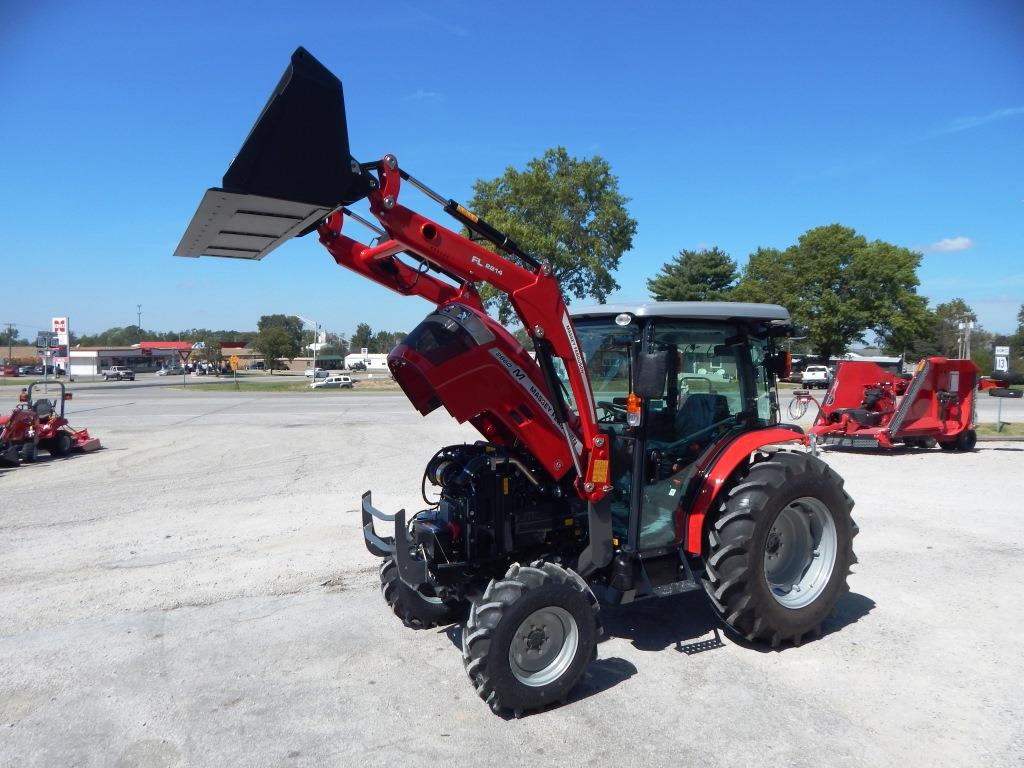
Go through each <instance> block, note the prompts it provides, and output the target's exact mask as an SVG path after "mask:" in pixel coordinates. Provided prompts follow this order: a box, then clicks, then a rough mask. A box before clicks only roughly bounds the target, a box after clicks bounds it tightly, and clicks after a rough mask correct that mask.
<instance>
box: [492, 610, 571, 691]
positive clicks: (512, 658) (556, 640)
mask: <svg viewBox="0 0 1024 768" xmlns="http://www.w3.org/2000/svg"><path fill="white" fill-rule="evenodd" d="M579 643H580V632H579V627H578V626H577V625H576V619H574V618H573V617H572V614H571V613H569V612H568V611H567V610H565V609H564V608H559V607H558V606H555V605H551V606H547V607H546V608H541V609H540V610H537V611H534V612H533V613H531V614H530V615H529V616H527V617H526V620H525V621H523V623H522V624H520V625H519V628H518V629H517V630H516V632H515V635H513V637H512V644H511V645H510V646H509V649H508V661H509V665H510V666H511V667H512V674H513V675H514V676H515V678H516V680H518V681H519V682H521V683H522V684H523V685H528V686H530V687H531V688H539V687H540V686H543V685H548V684H549V683H553V682H554V681H555V680H557V679H558V678H560V677H561V676H562V675H563V674H565V672H566V670H568V669H569V667H570V666H571V665H572V662H573V659H575V658H576V649H577V648H578V647H579Z"/></svg>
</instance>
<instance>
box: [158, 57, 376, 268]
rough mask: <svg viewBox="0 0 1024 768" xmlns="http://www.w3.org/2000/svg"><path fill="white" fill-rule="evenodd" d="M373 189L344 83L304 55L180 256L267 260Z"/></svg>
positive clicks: (207, 200)
mask: <svg viewBox="0 0 1024 768" xmlns="http://www.w3.org/2000/svg"><path fill="white" fill-rule="evenodd" d="M373 183H374V182H373V179H372V177H371V176H370V175H369V174H368V173H367V172H365V171H362V170H361V169H360V168H359V166H358V164H357V163H355V162H354V161H353V159H352V156H351V155H350V153H349V146H348V126H347V123H346V119H345V97H344V93H343V91H342V86H341V81H340V80H338V78H337V77H335V76H334V75H333V74H331V72H330V71H328V69H327V68H326V67H324V66H323V64H321V63H320V62H319V61H317V60H316V59H315V58H314V57H313V56H312V55H311V54H310V53H309V52H308V51H306V50H305V49H304V48H299V49H297V50H296V51H295V53H293V54H292V59H291V63H290V64H289V66H288V69H287V70H285V73H284V75H283V76H282V78H281V81H280V82H279V83H278V84H277V87H276V88H275V89H274V92H273V93H272V94H271V96H270V99H269V101H267V104H266V106H265V107H264V108H263V111H262V112H261V113H260V116H259V118H258V119H257V120H256V123H255V124H254V125H253V127H252V130H250V131H249V135H248V137H246V139H245V142H244V143H243V144H242V148H241V149H240V150H239V151H238V155H237V156H236V157H235V159H234V160H233V161H232V163H231V165H230V166H229V167H228V170H227V173H225V174H224V180H223V186H222V187H221V188H212V189H210V190H208V191H207V192H206V195H205V196H204V197H203V200H202V203H201V204H200V206H199V209H198V210H197V211H196V213H195V215H194V216H193V217H192V223H191V224H189V227H188V229H187V230H186V231H185V235H184V237H182V239H181V243H180V244H179V245H178V248H177V250H176V251H175V253H174V255H175V256H191V257H196V256H227V257H232V258H242V259H261V258H263V257H264V256H265V255H267V254H268V253H269V252H270V251H272V250H273V249H274V248H276V247H277V246H279V245H280V244H281V243H283V242H285V241H286V240H288V239H290V238H292V237H297V236H301V235H304V234H306V233H307V232H309V231H310V230H311V229H312V228H314V227H315V226H316V224H317V222H318V221H319V220H320V219H322V218H323V217H324V216H326V215H327V214H328V213H330V212H331V211H332V210H334V209H335V208H337V207H338V206H340V205H349V204H351V203H354V202H355V201H357V200H361V199H362V198H364V197H366V195H367V194H368V193H369V191H370V189H371V185H372V184H373Z"/></svg>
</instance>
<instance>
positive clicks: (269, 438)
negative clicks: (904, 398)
mask: <svg viewBox="0 0 1024 768" xmlns="http://www.w3.org/2000/svg"><path fill="white" fill-rule="evenodd" d="M11 402H13V396H12V395H9V394H7V393H0V408H2V409H4V410H6V409H7V408H9V406H10V403H11ZM72 417H73V422H74V423H76V424H78V425H79V426H87V427H89V429H90V430H92V431H93V432H94V433H95V434H97V435H99V436H100V438H101V439H102V440H103V443H104V445H105V449H104V450H103V451H101V452H99V453H96V454H91V455H86V456H73V457H70V458H67V459H63V460H46V459H44V460H42V461H40V462H39V463H38V464H36V465H32V466H24V467H21V468H18V469H17V470H10V471H0V563H2V564H3V567H2V568H0V765H3V766H79V765H81V766H192V765H202V766H206V765H209V766H243V765H244V766H279V765H285V766H290V765H352V764H360V765H363V766H376V765H385V764H389V763H394V762H396V761H401V762H402V764H404V765H434V764H437V763H440V762H441V761H445V762H446V763H449V764H456V765H470V764H472V765H479V764H484V763H493V764H527V763H528V764H531V765H538V766H540V765H557V766H576V765H584V764H593V765H604V764H610V763H612V762H614V763H616V764H621V765H630V766H632V765H636V766H647V765H668V764H681V765H686V764H700V765H707V766H719V765H721V766H733V765H738V764H753V765H760V764H775V765H786V766H814V768H821V766H823V765H826V766H883V765H901V766H946V765H949V766H958V768H964V767H965V766H1010V765H1021V763H1022V761H1024V725H1022V721H1024V704H1022V703H1021V698H1020V680H1021V679H1024V654H1022V653H1021V644H1020V638H1021V636H1022V635H1024V609H1022V608H1021V602H1020V599H1019V596H1018V593H1017V589H1019V584H1020V583H1021V581H1022V579H1024V559H1022V555H1024V522H1022V519H1021V512H1022V509H1021V499H1022V498H1024V477H1022V474H1024V473H1021V468H1022V466H1024V463H1022V459H1024V444H1021V443H995V442H989V443H983V444H980V446H979V450H977V451H976V452H974V453H971V454H965V455H961V454H953V453H945V452H940V451H938V450H934V451H929V452H926V453H921V452H917V453H910V452H906V453H900V452H893V453H889V454H884V455H876V454H837V453H832V454H824V456H825V459H826V460H827V461H828V462H829V463H830V464H832V465H833V466H834V467H835V468H836V469H837V471H838V472H839V473H840V474H841V475H843V476H844V477H845V478H846V487H847V489H848V490H849V492H850V493H851V495H852V496H853V497H854V499H855V500H856V502H857V506H856V508H855V510H854V514H855V517H856V519H857V522H858V523H859V525H860V527H861V534H860V536H859V537H858V538H857V540H856V548H857V553H858V555H859V557H860V565H859V566H857V567H856V570H855V573H854V575H853V576H852V577H851V579H850V586H851V588H852V592H851V593H850V594H849V595H847V596H846V597H845V598H844V599H843V600H842V601H841V602H840V604H839V606H838V608H837V610H836V613H835V616H834V617H833V618H832V619H831V620H829V622H828V623H827V624H826V627H825V634H824V636H823V637H822V638H821V639H820V640H817V641H814V642H809V643H806V644H804V645H803V646H801V647H800V648H787V649H784V650H781V651H776V652H766V651H765V650H763V649H758V648H751V647H745V646H743V645H740V644H737V643H736V642H734V641H733V640H732V639H730V638H729V637H728V636H727V635H725V634H724V633H723V632H722V631H721V629H720V628H719V627H718V625H717V624H716V622H715V620H714V618H713V616H712V614H711V613H710V611H709V610H708V608H707V606H706V605H705V601H704V598H703V596H702V595H699V594H687V595H681V596H679V597H677V598H671V599H666V600H660V601H654V602H648V603H644V604H641V605H637V606H635V607H633V608H629V609H626V608H620V609H606V611H605V614H604V620H605V628H606V639H605V640H604V642H602V643H601V644H600V647H599V659H598V661H597V662H595V663H594V664H592V665H591V668H590V671H589V673H588V675H587V677H586V679H585V680H584V682H583V684H582V685H581V686H580V687H579V688H578V689H577V691H576V694H575V695H574V697H573V698H572V700H571V701H570V702H569V703H568V704H566V705H565V706H561V707H556V708H553V709H549V710H547V711H545V712H541V713H536V714H533V715H530V716H527V717H524V718H522V719H521V720H506V719H503V718H501V717H497V716H495V715H493V714H491V712H490V711H489V710H488V709H487V708H486V706H484V704H483V703H482V702H481V701H480V700H479V699H478V698H477V697H476V695H475V694H474V692H473V690H472V688H471V687H470V686H469V684H468V681H467V679H466V677H465V675H464V673H463V671H462V668H461V661H460V655H459V653H458V651H457V649H456V648H455V646H454V643H453V636H452V634H451V633H449V632H445V631H443V630H429V631H422V632H414V631H412V630H408V629H405V628H404V627H402V625H401V624H400V622H399V621H398V620H397V619H395V617H394V616H392V615H391V614H390V613H389V612H388V610H387V609H386V607H385V606H384V604H383V601H382V600H381V598H380V594H379V591H378V588H377V576H376V561H375V560H374V558H372V557H370V556H369V555H368V554H367V552H366V551H365V549H364V548H363V545H362V540H361V536H360V532H359V523H358V516H357V513H356V511H355V507H356V505H357V503H358V500H359V496H360V494H361V493H362V492H363V491H364V490H365V489H367V488H372V489H373V490H374V501H375V504H376V505H377V506H379V507H381V508H383V509H393V508H397V507H398V506H407V507H409V508H411V509H412V508H417V507H418V504H417V501H418V496H419V478H420V473H421V472H422V468H423V464H424V463H425V461H426V460H427V459H428V458H429V456H430V455H431V454H432V453H433V451H434V450H435V449H436V448H437V447H439V446H440V445H442V444H445V443H448V442H459V441H462V440H466V439H474V435H475V433H473V432H472V431H471V430H468V429H467V428H464V427H459V426H457V425H455V424H454V423H453V422H451V421H450V419H448V418H447V417H446V416H444V415H441V414H434V415H432V416H430V417H428V418H426V419H421V418H420V417H419V416H418V415H417V414H416V413H415V412H413V411H412V409H411V407H410V406H409V405H408V404H407V402H406V401H405V400H404V398H402V397H401V395H390V394H372V395H371V394H359V393H358V392H357V393H340V394H339V393H330V394H327V393H316V394H314V393H309V394H306V393H296V394H244V393H243V394H239V393H231V392H224V393H221V392H191V393H188V392H186V393H183V392H180V391H174V390H172V389H170V388H152V387H151V388H137V389H132V390H124V391H117V390H111V389H102V390H101V389H97V390H96V391H82V392H81V393H80V394H79V395H76V399H75V400H74V401H73V404H72Z"/></svg>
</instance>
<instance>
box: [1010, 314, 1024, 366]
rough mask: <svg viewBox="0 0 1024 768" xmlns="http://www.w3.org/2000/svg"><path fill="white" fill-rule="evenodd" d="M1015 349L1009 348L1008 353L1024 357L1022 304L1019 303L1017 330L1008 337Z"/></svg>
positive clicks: (1023, 315)
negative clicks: (1011, 336)
mask: <svg viewBox="0 0 1024 768" xmlns="http://www.w3.org/2000/svg"><path fill="white" fill-rule="evenodd" d="M1010 344H1012V345H1013V346H1014V347H1016V349H1011V350H1010V353H1011V354H1012V355H1014V356H1016V357H1018V358H1021V359H1024V304H1021V305H1020V311H1019V312H1017V332H1016V333H1015V334H1014V335H1013V338H1011V339H1010Z"/></svg>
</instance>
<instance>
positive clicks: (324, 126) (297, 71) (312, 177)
mask: <svg viewBox="0 0 1024 768" xmlns="http://www.w3.org/2000/svg"><path fill="white" fill-rule="evenodd" d="M403 181H407V182H409V183H410V184H411V185H412V186H415V187H417V188H418V189H419V190H420V191H422V192H424V193H425V194H427V196H428V197H430V198H432V199H433V200H434V201H435V202H438V203H439V204H440V205H441V206H442V208H443V209H444V210H445V212H446V213H448V214H449V215H451V216H452V217H454V218H455V219H456V220H457V221H459V222H461V223H462V224H463V225H464V226H465V227H466V228H467V229H468V230H469V231H470V232H472V233H474V234H476V235H478V236H481V237H484V238H486V239H487V240H490V241H491V242H492V243H494V245H495V246H497V248H499V249H500V250H502V251H503V252H504V253H506V254H508V255H509V256H510V257H515V258H517V259H519V260H520V261H521V262H522V263H523V264H527V265H529V266H530V268H529V269H527V268H525V267H523V266H520V264H517V263H516V262H514V261H512V260H511V258H504V257H502V256H501V255H499V254H497V253H495V252H492V251H490V250H488V249H486V248H484V247H482V246H481V245H479V244H477V243H476V242H473V241H472V240H470V239H468V238H466V237H463V236H462V235H461V234H459V233H457V232H454V231H452V230H450V229H446V228H445V227H442V226H441V225H440V224H437V223H436V222H434V221H431V220H430V219H428V218H426V217H424V216H422V215H420V214H418V213H416V212H415V211H412V210H410V209H409V208H406V207H405V206H403V205H401V204H400V203H399V201H398V199H399V193H400V190H401V187H402V182H403ZM364 199H366V200H368V202H369V205H370V211H371V212H372V213H373V215H374V217H376V219H377V221H378V222H379V223H380V227H381V228H378V227H377V226H376V225H375V224H373V223H372V222H370V221H368V220H366V219H363V218H362V217H360V216H357V215H356V214H353V213H352V212H351V211H349V210H348V209H347V208H346V207H345V206H347V205H350V204H352V203H355V202H357V201H360V200H364ZM346 215H348V216H350V217H352V218H354V219H356V220H357V221H358V222H360V223H362V224H364V225H366V226H369V227H370V228H371V229H372V230H373V232H374V234H375V235H377V236H378V237H377V240H378V242H377V243H376V244H375V245H372V246H370V245H366V244H364V243H361V242H359V241H357V240H355V239H353V238H352V237H350V236H349V235H348V234H345V233H343V232H342V224H343V221H344V218H345V216H346ZM314 230H315V231H316V232H317V233H318V234H319V237H320V242H321V243H323V244H324V245H325V246H326V247H327V250H328V251H329V252H330V253H331V255H332V256H333V257H334V260H335V261H336V262H337V263H338V264H340V265H341V266H343V267H347V268H348V269H351V270H353V271H354V272H357V273H359V274H361V275H363V276H364V277H367V278H369V279H370V280H373V281H374V282H376V283H378V284H379V285H383V286H384V287H386V288H390V289H391V290H393V291H395V292H397V293H400V294H402V295H405V296H421V297H423V298H425V299H427V300H428V301H430V302H432V303H433V304H435V305H437V306H443V305H447V304H450V303H453V302H455V303H459V304H462V305H464V306H467V307H470V308H471V309H472V310H475V311H477V312H480V313H483V311H484V310H483V304H482V302H481V301H480V297H479V295H478V294H477V291H476V288H475V287H474V283H477V282H486V283H488V284H489V285H492V286H494V288H496V289H497V290H499V291H501V292H502V293H504V294H505V295H507V296H508V297H509V301H510V302H511V303H512V306H513V308H514V309H515V312H516V314H517V315H518V316H519V319H520V320H521V321H522V323H523V326H524V327H525V328H526V329H527V331H528V333H529V334H530V336H531V338H532V339H533V343H534V347H535V349H536V352H537V358H536V364H537V367H538V368H539V372H540V373H541V374H542V375H543V379H544V384H545V389H547V393H546V397H542V398H541V399H542V400H544V402H545V403H546V402H547V399H546V398H550V399H551V401H552V402H551V403H550V406H551V407H552V408H553V409H554V413H553V414H551V415H552V419H553V420H554V422H555V427H556V428H557V431H560V432H561V434H562V436H563V437H564V439H565V442H566V444H567V447H568V453H569V455H570V456H571V458H572V462H573V464H574V465H575V469H576V484H577V491H578V493H579V494H580V496H582V497H583V498H584V499H586V500H588V501H591V502H596V501H599V500H600V499H601V498H602V497H603V496H604V495H605V493H606V492H607V491H608V490H610V487H609V486H608V485H607V484H608V439H607V437H606V436H604V435H602V434H601V432H600V431H599V430H598V422H597V414H596V412H595V408H594V396H593V392H592V391H591V388H590V380H589V377H588V375H587V367H586V363H585V361H584V359H583V354H582V351H581V349H580V344H579V340H578V338H577V336H576V331H575V330H574V328H573V325H572V323H571V321H570V320H569V314H568V312H567V311H566V306H565V300H564V299H563V297H562V292H561V289H560V287H559V285H558V280H557V278H556V277H555V276H554V275H553V274H552V271H551V268H550V266H549V265H544V264H540V263H539V262H538V261H536V260H535V259H533V258H532V257H531V256H529V255H528V254H526V253H524V252H523V251H522V250H521V249H519V247H518V246H516V245H515V243H513V242H512V241H511V240H510V239H509V238H508V237H507V236H505V235H504V234H502V233H501V232H498V231H497V230H495V229H494V228H493V227H491V226H489V225H488V224H487V223H486V222H484V221H482V220H480V219H479V218H478V217H477V216H475V215H474V214H473V213H471V212H470V211H468V210H466V209H465V208H463V207H462V206H461V205H459V204H458V203H456V202H455V201H454V200H446V199H444V198H443V197H441V196H440V195H438V194H437V193H436V192H434V191H433V190H430V189H429V188H427V187H426V186H424V185H423V184H421V183H420V182H419V181H417V180H416V179H414V178H413V177H412V176H410V175H409V174H408V173H406V172H405V171H404V170H402V169H401V168H399V166H398V160H397V159H396V158H395V156H394V155H386V156H385V157H384V158H383V159H382V160H380V161H379V162H373V163H360V162H358V161H357V160H356V159H355V158H353V157H352V155H351V153H350V151H349V141H348V127H347V116H346V113H345V99H344V92H343V89H342V85H341V81H340V80H338V78H337V77H335V76H334V74H332V73H331V72H330V71H329V70H328V69H327V68H326V67H324V66H323V64H321V63H320V62H319V61H317V60H316V59H315V58H314V57H313V56H312V55H311V54H310V53H309V52H308V51H306V50H305V49H303V48H299V49H297V50H296V51H295V53H293V54H292V58H291V63H290V65H289V67H288V69H287V70H286V71H285V73H284V76H283V77H282V78H281V80H280V82H279V83H278V85H277V87H276V88H275V89H274V91H273V93H272V94H271V96H270V99H269V101H268V102H267V104H266V106H265V107H264V108H263V111H262V112H261V113H260V116H259V118H258V119H257V120H256V123H255V124H254V125H253V127H252V130H251V131H250V132H249V135H248V137H247V138H246V140H245V142H244V143H243V144H242V148H241V149H240V150H239V152H238V154H237V155H236V156H235V159H234V160H233V161H232V162H231V165H230V166H229V167H228V170H227V172H226V173H225V174H224V179H223V186H222V187H215V188H212V189H209V190H207V192H206V194H205V195H204V197H203V200H202V202H201V203H200V206H199V209H198V210H197V211H196V213H195V214H194V215H193V217H192V221H191V223H190V224H189V226H188V228H187V230H186V231H185V234H184V235H183V237H182V239H181V243H180V244H179V245H178V248H177V250H176V251H175V255H176V256H185V257H191V258H194V257H198V256H219V257H227V258H236V259H249V260H259V259H262V258H263V257H264V256H266V255H267V254H268V253H270V252H271V251H273V250H274V249H276V248H277V247H278V246H280V245H281V244H282V243H284V242H285V241H287V240H289V239H291V238H294V237H301V236H303V235H305V234H307V233H310V232H312V231H314ZM400 254H407V255H408V256H411V257H412V259H414V260H415V261H417V262H419V264H418V266H417V267H413V266H410V265H409V264H407V263H406V262H404V261H402V260H401V259H399V258H398V257H399V255H400ZM431 268H432V269H433V270H434V272H435V274H432V273H431V272H430V269H431ZM438 274H439V275H440V277H439V276H438ZM442 278H447V279H442ZM523 357H524V361H523V365H526V364H527V362H526V356H525V355H524V356H523ZM554 357H558V358H560V359H561V360H562V362H563V363H564V366H565V370H566V372H567V374H568V378H569V387H570V389H571V392H572V396H573V398H574V400H575V404H576V410H577V412H578V414H577V416H578V419H576V418H574V417H573V416H572V415H571V414H570V412H569V409H568V407H567V404H566V403H565V400H564V398H563V396H562V390H561V386H560V382H559V381H558V380H557V377H556V375H555V369H554V365H553V364H552V360H553V358H554ZM510 373H511V371H510ZM531 381H532V379H531ZM557 431H556V432H555V433H554V434H555V435H556V436H557V433H558V432H557ZM557 442H558V441H557V437H556V440H555V441H554V443H553V444H557ZM549 450H550V448H549ZM562 455H563V454H562V453H561V450H560V447H559V456H562ZM537 458H538V459H540V460H541V462H542V463H544V464H545V465H546V466H549V467H552V466H559V467H561V466H564V464H563V462H562V461H561V460H557V461H556V460H555V458H554V457H550V456H538V457H537ZM567 470H568V468H567V467H565V469H564V470H563V472H564V471H567Z"/></svg>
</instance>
